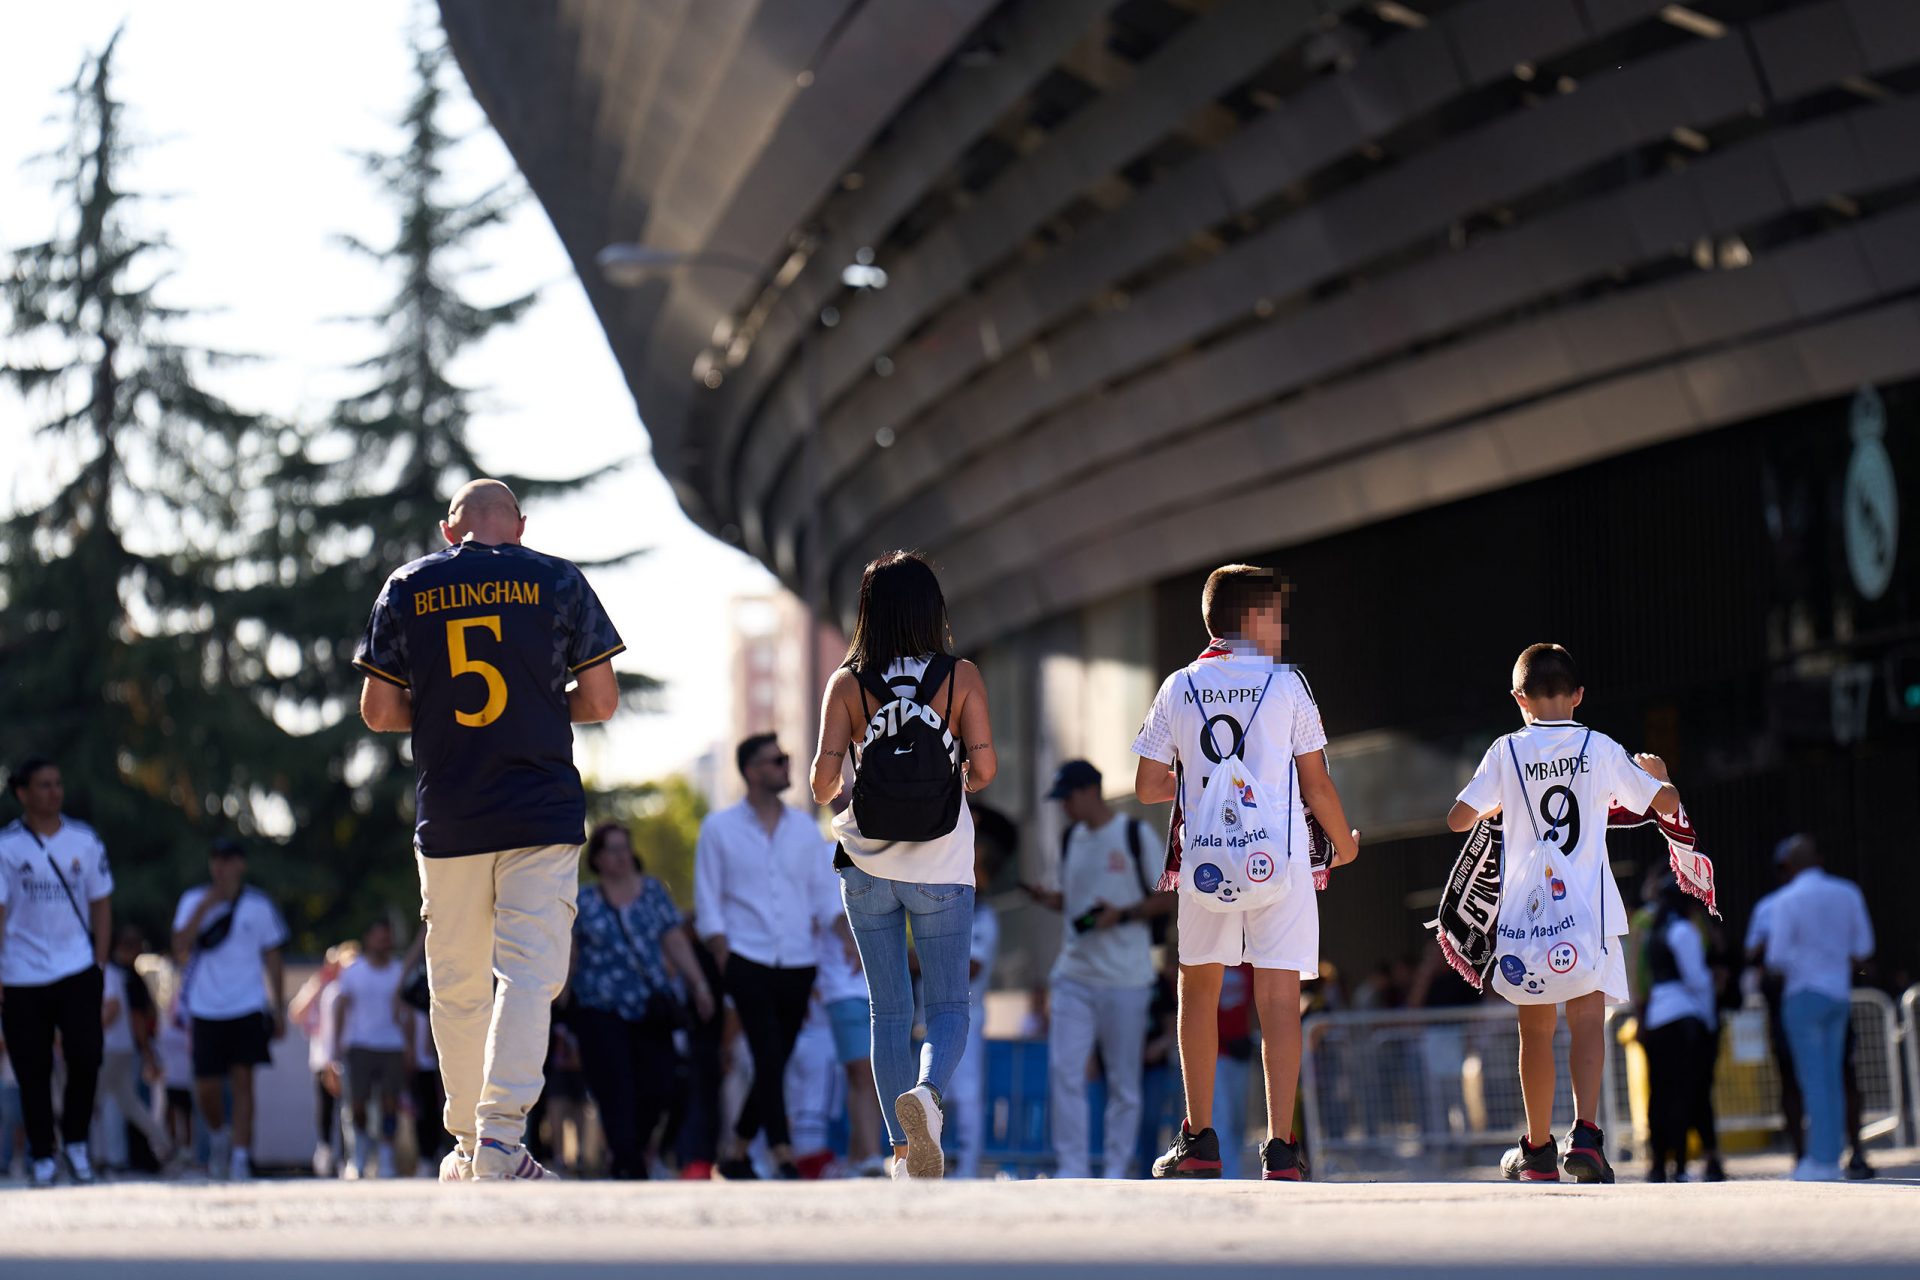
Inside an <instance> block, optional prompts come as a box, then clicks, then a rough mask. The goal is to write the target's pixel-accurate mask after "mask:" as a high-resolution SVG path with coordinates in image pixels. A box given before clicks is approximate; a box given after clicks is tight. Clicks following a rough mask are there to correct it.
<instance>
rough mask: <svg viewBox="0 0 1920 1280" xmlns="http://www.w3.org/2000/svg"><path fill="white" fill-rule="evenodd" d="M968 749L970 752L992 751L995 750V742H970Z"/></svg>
mask: <svg viewBox="0 0 1920 1280" xmlns="http://www.w3.org/2000/svg"><path fill="white" fill-rule="evenodd" d="M967 750H968V751H969V752H976V753H977V752H981V751H991V750H993V744H992V743H991V742H969V743H968V744H967Z"/></svg>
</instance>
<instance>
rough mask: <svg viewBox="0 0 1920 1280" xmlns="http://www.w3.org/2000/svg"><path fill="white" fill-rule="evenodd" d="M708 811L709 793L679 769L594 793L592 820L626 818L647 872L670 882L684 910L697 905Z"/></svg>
mask: <svg viewBox="0 0 1920 1280" xmlns="http://www.w3.org/2000/svg"><path fill="white" fill-rule="evenodd" d="M706 816H707V801H706V797H704V796H702V795H701V794H700V793H699V792H698V791H696V790H694V787H693V784H692V783H691V782H688V781H687V780H686V779H685V778H683V777H680V776H679V775H677V774H676V775H675V776H673V777H671V778H667V779H665V780H664V781H661V782H649V783H646V784H644V785H642V786H638V787H623V788H616V789H612V790H601V791H590V792H588V817H589V820H590V821H592V822H595V823H599V822H621V823H625V824H626V827H627V832H628V834H629V835H631V836H632V837H633V851H634V852H635V853H637V854H639V855H640V862H641V864H642V865H643V866H644V867H645V868H646V870H647V874H648V875H654V876H658V877H660V879H661V880H662V881H663V882H665V884H666V886H667V890H668V892H670V893H672V894H673V900H674V901H675V902H676V903H678V904H679V905H680V909H681V910H682V911H690V910H692V909H693V847H694V845H695V844H696V843H697V842H698V841H699V839H700V823H701V822H702V821H704V820H705V818H706Z"/></svg>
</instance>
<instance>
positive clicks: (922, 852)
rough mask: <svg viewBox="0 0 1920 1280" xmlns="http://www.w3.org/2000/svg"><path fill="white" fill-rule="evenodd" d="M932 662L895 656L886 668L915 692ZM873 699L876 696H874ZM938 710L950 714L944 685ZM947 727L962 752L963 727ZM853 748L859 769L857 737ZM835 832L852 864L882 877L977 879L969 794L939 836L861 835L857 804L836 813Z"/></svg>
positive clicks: (890, 678) (896, 682)
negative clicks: (911, 838) (957, 815)
mask: <svg viewBox="0 0 1920 1280" xmlns="http://www.w3.org/2000/svg"><path fill="white" fill-rule="evenodd" d="M927 662H928V658H925V657H921V658H897V659H895V660H894V662H893V665H891V666H889V667H888V668H887V674H886V682H887V684H889V685H891V686H892V687H893V688H895V689H898V690H902V691H904V692H906V693H909V694H911V693H912V692H913V690H914V689H915V688H916V687H918V686H919V684H920V677H921V676H923V675H925V674H926V671H927ZM868 701H869V702H871V701H872V699H871V698H870V697H869V698H868ZM933 709H934V710H935V711H938V712H939V713H940V714H941V716H942V717H944V716H945V715H946V714H947V699H946V690H945V689H941V690H938V691H937V692H936V693H935V696H934V707H933ZM873 710H878V708H873ZM947 732H949V733H951V734H952V735H953V739H954V744H955V746H954V749H955V751H958V750H959V742H960V730H959V727H958V726H956V725H948V726H947ZM853 751H854V765H855V767H856V768H857V767H858V766H859V763H860V751H861V747H860V744H859V741H858V737H857V736H856V740H855V742H854V747H853ZM833 836H834V839H836V840H838V841H839V842H840V847H841V849H843V850H845V852H846V855H847V857H848V858H849V859H851V860H852V862H853V865H854V866H856V867H859V868H860V869H861V870H862V871H864V872H866V873H867V874H868V875H870V876H878V877H879V878H880V879H882V880H904V881H907V882H909V883H912V884H965V885H971V884H972V883H973V810H972V809H971V808H969V807H968V805H967V802H966V798H965V796H964V795H963V796H962V797H961V801H960V819H959V821H957V822H955V823H954V824H953V830H952V831H949V832H948V833H947V834H946V835H944V836H941V837H940V838H939V839H938V840H926V841H906V840H868V839H867V838H866V837H865V836H863V835H861V834H860V824H859V823H858V822H857V821H856V820H855V818H854V816H853V806H852V805H848V806H847V807H846V808H845V809H843V810H841V811H840V812H839V813H838V814H836V815H835V816H834V819H833Z"/></svg>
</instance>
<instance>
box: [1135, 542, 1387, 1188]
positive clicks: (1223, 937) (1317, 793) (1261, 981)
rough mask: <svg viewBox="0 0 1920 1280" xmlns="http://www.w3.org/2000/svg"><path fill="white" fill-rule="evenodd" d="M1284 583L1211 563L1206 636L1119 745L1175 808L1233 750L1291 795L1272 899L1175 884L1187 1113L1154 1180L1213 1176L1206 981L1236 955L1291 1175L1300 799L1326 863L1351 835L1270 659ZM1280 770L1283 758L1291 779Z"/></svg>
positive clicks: (1299, 709) (1307, 930)
mask: <svg viewBox="0 0 1920 1280" xmlns="http://www.w3.org/2000/svg"><path fill="white" fill-rule="evenodd" d="M1288 590H1289V588H1288V587H1287V585H1286V584H1285V583H1284V582H1283V581H1281V580H1279V579H1277V578H1276V576H1275V574H1274V572H1273V570H1271V569H1261V568H1256V567H1255V566H1253V565H1244V564H1234V565H1226V566H1224V567H1222V568H1219V569H1215V570H1214V571H1213V573H1212V574H1211V575H1209V576H1208V578H1207V585H1206V588H1205V590H1204V591H1202V593H1201V596H1200V613H1201V617H1202V619H1203V620H1204V621H1205V622H1206V624H1207V634H1208V636H1209V637H1210V639H1209V642H1208V644H1207V648H1206V650H1205V652H1203V653H1202V654H1201V655H1200V657H1199V658H1197V659H1196V660H1195V661H1193V662H1192V663H1190V664H1188V665H1187V666H1186V667H1184V668H1182V669H1181V670H1179V671H1175V672H1174V673H1173V674H1172V675H1170V676H1168V677H1167V679H1166V682H1165V683H1164V684H1162V685H1161V686H1160V692H1159V694H1158V695H1156V696H1155V698H1154V700H1153V709H1152V710H1151V711H1149V712H1148V713H1147V720H1146V723H1145V724H1144V725H1142V726H1141V728H1140V736H1139V737H1138V738H1137V739H1135V740H1134V744H1133V751H1134V754H1135V755H1137V756H1139V757H1140V764H1139V768H1138V770H1137V772H1136V773H1135V776H1134V793H1135V794H1136V795H1137V796H1138V797H1139V798H1140V802H1141V803H1142V804H1164V803H1166V802H1167V801H1169V800H1172V801H1175V802H1176V804H1177V805H1178V806H1179V807H1178V808H1177V809H1176V813H1177V814H1184V813H1187V812H1190V809H1189V806H1191V805H1192V804H1194V803H1195V802H1196V801H1198V799H1199V798H1200V793H1201V791H1202V790H1203V789H1204V788H1205V787H1206V785H1207V778H1208V777H1209V776H1210V774H1211V773H1212V770H1213V768H1214V766H1215V765H1218V764H1219V763H1220V762H1221V761H1223V760H1227V759H1230V758H1232V757H1233V756H1234V755H1236V754H1238V755H1239V757H1240V759H1241V761H1242V763H1243V764H1244V765H1245V766H1246V767H1247V768H1248V769H1250V770H1251V771H1252V772H1253V775H1254V777H1255V778H1256V779H1257V780H1258V781H1259V783H1260V786H1261V788H1262V789H1263V790H1264V792H1265V793H1266V794H1267V795H1269V796H1273V797H1278V796H1283V795H1288V794H1292V795H1293V796H1294V801H1293V804H1292V813H1291V817H1290V822H1291V829H1292V834H1291V837H1290V841H1289V844H1290V848H1291V849H1292V857H1291V858H1290V859H1288V861H1287V865H1286V867H1285V873H1286V874H1287V875H1288V876H1289V877H1290V880H1291V885H1290V888H1289V890H1288V892H1287V893H1286V895H1285V896H1284V897H1282V898H1280V899H1279V900H1278V901H1275V902H1271V903H1269V904H1267V905H1266V906H1263V907H1257V908H1254V909H1253V910H1248V911H1238V912H1221V911H1213V910H1211V909H1209V908H1207V907H1204V906H1200V905H1199V904H1197V903H1196V902H1194V901H1193V900H1192V899H1191V898H1190V896H1189V895H1187V894H1184V893H1183V894H1181V895H1180V899H1179V906H1178V908H1177V911H1178V915H1177V921H1178V926H1179V935H1180V942H1179V959H1180V989H1179V1024H1180V1068H1181V1076H1182V1079H1183V1081H1184V1084H1185V1088H1186V1097H1187V1113H1186V1117H1185V1118H1184V1119H1183V1120H1182V1121H1181V1125H1180V1132H1179V1134H1178V1135H1176V1136H1175V1138H1174V1142H1173V1146H1172V1148H1171V1149H1170V1150H1169V1151H1168V1152H1167V1153H1166V1154H1165V1155H1163V1156H1161V1157H1160V1159H1158V1160H1156V1161H1155V1162H1154V1165H1153V1176H1154V1177H1156V1178H1217V1177H1219V1176H1220V1140H1219V1137H1218V1135H1216V1134H1215V1133H1214V1131H1213V1128H1212V1124H1213V1081H1214V1070H1215V1067H1216V1065H1217V1060H1218V1058H1219V1051H1220V1050H1219V1041H1220V1027H1219V1021H1218V1015H1219V1007H1220V985H1221V981H1222V979H1223V977H1224V975H1225V973H1226V970H1227V969H1228V968H1229V967H1232V966H1236V965H1240V964H1242V963H1250V964H1252V966H1253V999H1254V1007H1255V1008H1256V1010H1257V1011H1258V1013H1259V1017H1260V1027H1261V1032H1262V1059H1261V1065H1262V1068H1263V1075H1264V1077H1265V1082H1266V1095H1267V1135H1268V1137H1267V1141H1266V1143H1265V1144H1264V1145H1263V1146H1262V1147H1261V1148H1260V1155H1261V1160H1262V1163H1263V1165H1264V1167H1265V1176H1266V1178H1267V1179H1268V1180H1271V1181H1289V1182H1294V1181H1299V1180H1300V1179H1301V1178H1302V1177H1303V1176H1304V1174H1305V1167H1304V1161H1303V1160H1302V1158H1301V1155H1300V1150H1299V1147H1298V1145H1297V1143H1296V1142H1295V1139H1294V1135H1293V1132H1292V1125H1291V1119H1292V1116H1293V1103H1294V1094H1295V1092H1296V1090H1297V1087H1298V1085H1299V1078H1300V980H1301V979H1302V978H1312V977H1316V976H1318V974H1319V966H1320V913H1319V906H1318V904H1317V903H1316V902H1315V901H1314V888H1313V879H1312V873H1311V871H1310V870H1309V867H1308V859H1309V836H1308V832H1307V825H1306V815H1305V809H1306V808H1311V809H1312V810H1313V812H1314V815H1315V817H1316V818H1317V819H1318V820H1319V822H1320V826H1321V827H1322V829H1324V830H1325V831H1327V832H1329V833H1330V834H1331V836H1332V839H1333V844H1334V859H1333V865H1334V866H1344V865H1345V864H1347V863H1349V862H1352V861H1353V860H1354V859H1355V858H1357V857H1359V856H1360V842H1359V837H1360V833H1359V832H1358V831H1352V830H1350V829H1349V828H1348V826H1347V818H1346V812H1345V810H1344V809H1343V808H1342V806H1341V804H1340V796H1339V793H1338V792H1337V791H1335V790H1334V786H1333V779H1332V778H1331V777H1329V776H1328V774H1327V764H1326V757H1325V755H1324V754H1323V748H1325V746H1326V745H1327V734H1326V730H1325V729H1324V728H1322V727H1321V724H1320V711H1319V708H1318V707H1316V706H1315V705H1314V702H1313V693H1312V691H1311V690H1310V689H1308V687H1307V682H1306V680H1305V678H1303V677H1302V676H1301V675H1300V673H1299V672H1298V671H1296V670H1294V669H1293V668H1291V667H1288V666H1285V665H1282V663H1281V661H1280V651H1281V642H1282V640H1283V639H1284V638H1285V636H1286V626H1285V623H1284V621H1283V617H1282V613H1283V609H1284V606H1285V603H1286V602H1285V595H1286V592H1287V591H1288ZM1290 770H1297V775H1296V779H1297V780H1296V781H1295V783H1294V785H1293V786H1292V787H1291V788H1289V785H1288V783H1289V779H1288V773H1289V771H1290Z"/></svg>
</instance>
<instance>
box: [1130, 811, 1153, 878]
mask: <svg viewBox="0 0 1920 1280" xmlns="http://www.w3.org/2000/svg"><path fill="white" fill-rule="evenodd" d="M1145 825H1146V824H1145V823H1143V822H1141V821H1140V819H1138V818H1135V817H1132V816H1131V815H1129V816H1128V818H1127V852H1128V853H1129V854H1131V855H1133V873H1134V875H1135V876H1136V877H1138V878H1139V881H1140V892H1141V893H1142V894H1143V895H1145V896H1146V897H1149V898H1151V897H1152V896H1153V892H1154V884H1153V881H1151V880H1149V879H1147V860H1146V857H1145V855H1144V853H1143V852H1142V849H1141V841H1142V837H1141V835H1140V830H1141V828H1142V827H1144V826H1145Z"/></svg>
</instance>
